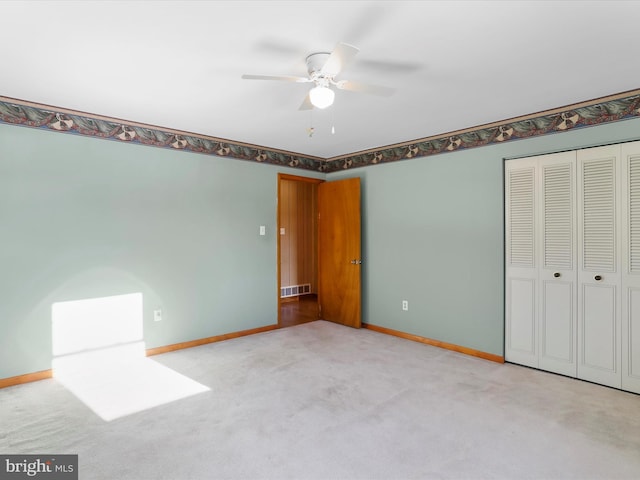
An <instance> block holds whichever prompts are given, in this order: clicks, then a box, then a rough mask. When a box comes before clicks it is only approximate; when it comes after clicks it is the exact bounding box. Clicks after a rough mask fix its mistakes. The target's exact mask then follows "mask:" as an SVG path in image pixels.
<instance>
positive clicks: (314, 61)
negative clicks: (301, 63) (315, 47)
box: [306, 52, 331, 83]
mask: <svg viewBox="0 0 640 480" xmlns="http://www.w3.org/2000/svg"><path fill="white" fill-rule="evenodd" d="M330 55H331V53H329V52H317V53H312V54H311V55H309V56H308V57H307V59H306V62H307V71H308V72H309V77H310V78H311V80H313V81H315V82H316V83H317V82H318V80H320V79H327V82H326V83H328V80H329V78H328V77H326V76H325V75H323V74H322V67H324V64H325V63H327V59H328V58H329V56H330Z"/></svg>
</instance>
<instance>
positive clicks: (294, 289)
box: [280, 283, 311, 298]
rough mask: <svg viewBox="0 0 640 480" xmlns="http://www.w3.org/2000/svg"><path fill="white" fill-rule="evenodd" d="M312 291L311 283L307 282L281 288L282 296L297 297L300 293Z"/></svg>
mask: <svg viewBox="0 0 640 480" xmlns="http://www.w3.org/2000/svg"><path fill="white" fill-rule="evenodd" d="M307 293H311V284H310V283H305V284H303V285H291V286H289V287H281V288H280V298H286V297H296V296H298V295H305V294H307Z"/></svg>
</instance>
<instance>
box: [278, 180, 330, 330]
mask: <svg viewBox="0 0 640 480" xmlns="http://www.w3.org/2000/svg"><path fill="white" fill-rule="evenodd" d="M322 181H323V180H320V179H316V178H307V177H298V176H294V175H286V174H280V175H278V310H279V311H278V325H279V326H280V327H281V328H282V327H290V326H293V325H299V324H301V323H306V322H311V321H314V320H317V319H318V243H317V242H318V203H317V199H318V195H317V193H318V190H317V188H318V184H320V183H322Z"/></svg>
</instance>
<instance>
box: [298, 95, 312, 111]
mask: <svg viewBox="0 0 640 480" xmlns="http://www.w3.org/2000/svg"><path fill="white" fill-rule="evenodd" d="M298 110H313V104H312V103H311V98H309V94H308V93H307V96H306V97H304V100H303V101H302V104H301V105H300V108H298Z"/></svg>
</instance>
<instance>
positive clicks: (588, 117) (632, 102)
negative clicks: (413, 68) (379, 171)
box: [324, 90, 640, 173]
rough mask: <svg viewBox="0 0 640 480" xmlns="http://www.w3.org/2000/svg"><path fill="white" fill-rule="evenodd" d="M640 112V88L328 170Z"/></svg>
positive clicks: (344, 161) (365, 155)
mask: <svg viewBox="0 0 640 480" xmlns="http://www.w3.org/2000/svg"><path fill="white" fill-rule="evenodd" d="M639 116H640V90H634V91H631V92H626V93H622V94H617V95H611V96H609V97H605V98H601V99H597V100H593V101H591V102H582V103H580V104H576V105H570V106H568V107H564V108H562V109H555V110H548V111H546V112H541V113H539V114H534V115H528V116H523V117H518V118H515V119H513V120H510V121H506V122H504V123H503V122H500V123H498V122H496V123H493V124H491V125H489V126H486V127H478V128H475V129H469V130H466V131H458V132H453V133H450V134H447V135H441V136H438V137H432V138H428V139H421V140H416V141H414V142H411V143H409V142H407V143H404V144H398V145H395V146H388V147H384V148H381V149H379V150H370V151H366V152H362V153H358V154H351V155H346V156H344V157H335V158H332V159H328V161H327V162H326V163H325V168H324V171H325V172H327V173H329V172H336V171H340V170H345V169H350V168H357V167H365V166H370V165H378V164H382V163H390V162H397V161H399V160H407V159H411V158H417V157H426V156H430V155H436V154H439V153H448V152H453V151H456V150H462V149H467V148H475V147H483V146H485V145H491V144H497V143H505V142H509V141H513V140H519V139H524V138H531V137H537V136H541V135H549V134H553V133H560V132H566V131H569V130H573V129H575V128H580V127H588V126H592V125H598V124H602V123H609V122H618V121H621V120H626V119H629V118H634V117H639ZM639 135H640V132H639Z"/></svg>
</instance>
